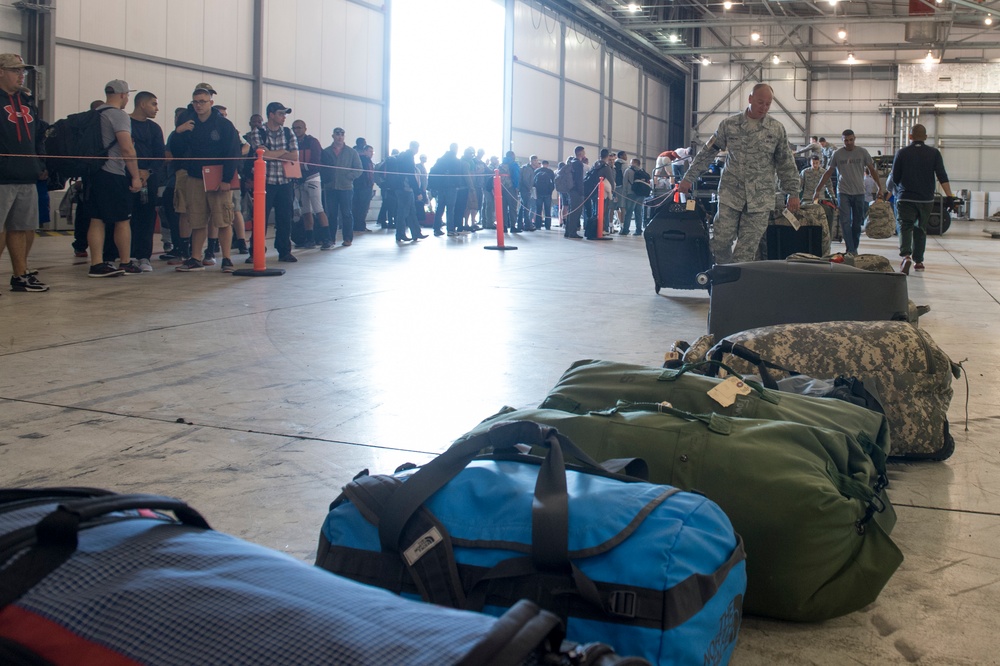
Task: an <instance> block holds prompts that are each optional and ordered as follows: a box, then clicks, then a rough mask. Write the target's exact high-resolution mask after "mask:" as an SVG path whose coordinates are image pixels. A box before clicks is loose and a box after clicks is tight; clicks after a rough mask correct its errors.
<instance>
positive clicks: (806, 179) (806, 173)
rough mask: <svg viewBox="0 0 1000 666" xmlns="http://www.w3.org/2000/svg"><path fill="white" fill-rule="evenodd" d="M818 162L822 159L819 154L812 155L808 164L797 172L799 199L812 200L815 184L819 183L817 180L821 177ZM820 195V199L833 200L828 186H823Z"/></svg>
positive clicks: (821, 172) (821, 173)
mask: <svg viewBox="0 0 1000 666" xmlns="http://www.w3.org/2000/svg"><path fill="white" fill-rule="evenodd" d="M820 162H822V159H821V158H820V157H819V155H814V156H813V157H812V159H811V160H810V166H809V167H808V168H805V169H803V170H802V171H800V172H799V198H800V199H808V200H809V201H812V195H813V192H815V191H816V186H817V185H819V181H820V179H821V178H822V177H823V168H822V167H821V166H820ZM821 195H822V196H820V199H828V200H830V201H832V200H833V192H832V191H831V190H830V188H829V187H824V188H823V191H822V192H821Z"/></svg>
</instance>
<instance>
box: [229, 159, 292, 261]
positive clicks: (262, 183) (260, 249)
mask: <svg viewBox="0 0 1000 666" xmlns="http://www.w3.org/2000/svg"><path fill="white" fill-rule="evenodd" d="M266 215H267V165H266V164H264V149H263V148H258V149H257V159H255V160H254V162H253V237H252V239H253V268H252V269H245V268H243V269H240V270H238V271H234V272H233V275H240V276H244V277H270V276H274V275H284V274H285V269H283V268H268V267H267V259H266V257H265V256H264V245H265V244H266V243H267V224H266V220H267V218H266Z"/></svg>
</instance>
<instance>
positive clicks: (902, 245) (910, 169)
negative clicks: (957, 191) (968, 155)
mask: <svg viewBox="0 0 1000 666" xmlns="http://www.w3.org/2000/svg"><path fill="white" fill-rule="evenodd" d="M926 141H927V129H926V128H925V127H924V126H923V125H914V126H913V129H912V130H910V142H911V143H910V145H908V146H906V147H905V148H902V149H900V151H899V152H898V153H896V157H895V159H893V161H892V172H891V173H890V174H889V181H888V183H887V184H886V192H885V197H886V198H888V197H889V192H890V190H889V185H890V184H891V185H892V186H893V187H895V188H896V219H897V220H899V256H901V257H902V258H903V262H902V264H901V265H900V267H899V270H900V271H901V272H902V273H904V274H906V275H909V274H910V267H911V266H912V267H913V269H914V270H918V271H922V270H924V250H925V248H926V247H927V224H928V222H929V221H930V217H931V209H932V207H933V205H934V178H935V177H937V179H938V182H940V183H941V189H942V190H944V193H945V195H947V196H949V197H951V196H952V194H951V185H949V183H948V173H947V172H946V171H945V170H944V160H943V159H942V158H941V151H939V150H938V149H937V148H931V147H930V146H928V145H926V143H925V142H926Z"/></svg>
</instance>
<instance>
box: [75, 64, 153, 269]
mask: <svg viewBox="0 0 1000 666" xmlns="http://www.w3.org/2000/svg"><path fill="white" fill-rule="evenodd" d="M130 92H132V91H131V90H130V89H129V87H128V84H127V83H126V82H124V81H122V80H121V79H115V80H114V81H108V83H107V85H106V86H105V87H104V94H105V95H106V96H107V99H106V101H105V103H104V104H102V105H101V106H99V107H97V109H96V111H97V113H99V114H101V115H100V118H101V137H102V138H103V140H104V145H105V146H108V159H107V160H106V161H105V163H104V166H102V167H101V168H100V169H99V170H97V171H95V172H94V173H93V175H92V176H87V182H86V187H85V196H86V197H87V202H88V204H89V208H90V211H91V217H90V228H89V229H88V230H87V245H88V246H89V247H90V271H89V272H88V273H87V275H88V276H89V277H95V278H103V277H115V276H118V275H122V274H124V273H140V272H141V271H140V270H139V267H138V266H136V265H135V264H133V263H132V262H131V259H130V256H129V253H130V252H131V245H132V230H131V228H130V226H129V220H130V218H131V217H132V200H133V197H132V193H135V192H138V191H139V190H140V189H142V179H141V178H140V176H139V164H138V162H137V161H136V154H135V146H134V145H133V143H132V119H131V118H129V115H128V114H127V113H125V111H124V109H125V105H126V104H127V103H128V94H129V93H130ZM105 224H108V225H109V226H112V227H113V233H114V238H115V245H116V246H117V248H118V258H119V264H118V268H115V267H114V266H113V265H112V264H110V263H105V261H104V236H105Z"/></svg>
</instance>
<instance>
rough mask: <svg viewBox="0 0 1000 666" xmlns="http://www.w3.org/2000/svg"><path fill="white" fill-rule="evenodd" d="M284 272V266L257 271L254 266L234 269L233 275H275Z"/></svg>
mask: <svg viewBox="0 0 1000 666" xmlns="http://www.w3.org/2000/svg"><path fill="white" fill-rule="evenodd" d="M284 274H285V269H284V268H265V269H264V270H262V271H255V270H254V269H252V268H241V269H239V270H237V271H233V275H238V276H240V277H274V276H276V275H284Z"/></svg>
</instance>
